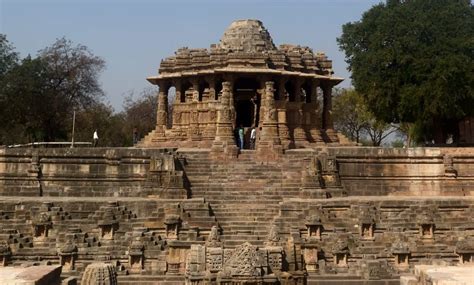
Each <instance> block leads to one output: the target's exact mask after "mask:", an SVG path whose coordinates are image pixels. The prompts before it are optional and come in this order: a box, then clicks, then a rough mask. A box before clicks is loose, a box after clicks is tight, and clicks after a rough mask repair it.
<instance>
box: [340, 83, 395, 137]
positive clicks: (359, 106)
mask: <svg viewBox="0 0 474 285" xmlns="http://www.w3.org/2000/svg"><path fill="white" fill-rule="evenodd" d="M333 114H334V115H333V116H334V123H335V126H336V128H337V129H338V130H339V131H341V132H342V133H343V134H344V135H345V136H347V137H348V138H349V139H351V140H352V141H355V142H357V143H362V144H366V143H369V144H371V145H373V146H380V145H381V144H382V142H383V141H384V139H386V138H387V137H388V136H389V135H390V134H392V133H393V132H395V131H397V128H396V127H394V126H392V125H390V124H387V123H385V122H383V121H380V120H378V119H377V118H376V117H375V116H374V115H373V114H372V112H370V110H369V108H368V106H367V103H366V101H365V100H364V97H363V96H362V95H360V94H359V93H358V92H357V91H355V90H354V89H340V90H337V92H335V96H334V107H333Z"/></svg>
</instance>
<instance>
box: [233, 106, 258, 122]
mask: <svg viewBox="0 0 474 285" xmlns="http://www.w3.org/2000/svg"><path fill="white" fill-rule="evenodd" d="M235 111H236V113H237V117H236V119H235V121H236V125H237V126H242V127H244V128H250V127H252V125H253V124H254V120H255V118H254V111H255V105H254V104H253V103H252V101H250V100H239V101H237V102H235Z"/></svg>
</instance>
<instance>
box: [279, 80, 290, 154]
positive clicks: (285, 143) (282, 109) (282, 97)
mask: <svg viewBox="0 0 474 285" xmlns="http://www.w3.org/2000/svg"><path fill="white" fill-rule="evenodd" d="M287 80H288V79H287V78H284V77H281V78H280V81H279V82H278V98H279V100H278V103H277V110H278V135H279V137H280V140H281V145H282V147H283V149H289V148H290V143H291V140H290V130H289V128H288V120H287V113H286V108H287V99H288V98H287V95H286V94H285V84H286V81H287Z"/></svg>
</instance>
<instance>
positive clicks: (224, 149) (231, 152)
mask: <svg viewBox="0 0 474 285" xmlns="http://www.w3.org/2000/svg"><path fill="white" fill-rule="evenodd" d="M238 154H239V148H238V147H237V146H236V145H235V144H234V143H233V142H226V141H214V142H213V143H212V147H211V153H210V157H211V159H212V160H219V161H221V162H226V161H231V160H233V159H235V158H237V156H238Z"/></svg>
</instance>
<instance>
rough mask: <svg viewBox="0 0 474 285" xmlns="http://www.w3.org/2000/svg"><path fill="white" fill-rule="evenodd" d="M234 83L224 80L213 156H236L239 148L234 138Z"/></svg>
mask: <svg viewBox="0 0 474 285" xmlns="http://www.w3.org/2000/svg"><path fill="white" fill-rule="evenodd" d="M232 97H233V95H232V83H231V82H230V81H224V82H222V96H221V99H220V105H219V107H218V110H217V129H216V137H215V139H214V142H213V143H212V148H211V150H212V154H213V158H215V159H221V158H225V157H236V156H237V152H238V148H237V145H236V144H235V140H234V132H233V131H234V130H233V126H232V125H233V116H234V115H233V114H234V113H235V110H234V105H233V104H231V98H232Z"/></svg>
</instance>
